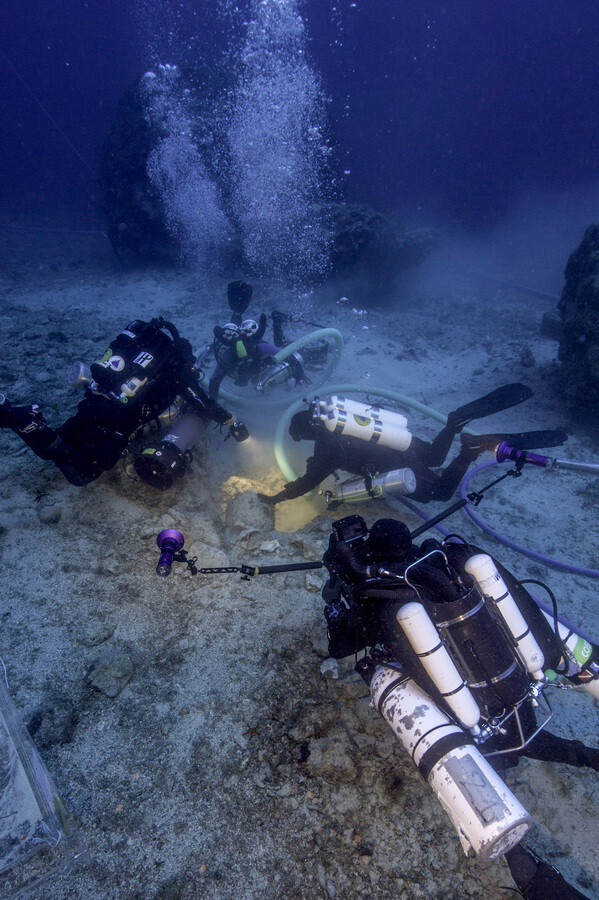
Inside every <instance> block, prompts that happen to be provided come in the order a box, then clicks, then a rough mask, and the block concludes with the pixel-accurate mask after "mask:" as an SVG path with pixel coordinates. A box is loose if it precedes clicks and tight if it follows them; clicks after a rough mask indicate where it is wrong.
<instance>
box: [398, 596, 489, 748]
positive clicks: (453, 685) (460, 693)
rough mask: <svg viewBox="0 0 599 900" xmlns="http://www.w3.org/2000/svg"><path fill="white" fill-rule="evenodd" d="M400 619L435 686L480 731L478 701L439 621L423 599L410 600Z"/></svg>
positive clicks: (459, 715)
mask: <svg viewBox="0 0 599 900" xmlns="http://www.w3.org/2000/svg"><path fill="white" fill-rule="evenodd" d="M396 618H397V621H398V622H399V624H400V626H401V629H402V631H403V632H404V634H405V636H406V637H407V639H408V641H409V642H410V645H411V646H412V649H413V650H414V652H415V653H416V655H417V656H418V658H419V660H420V662H421V664H422V666H423V668H424V670H425V671H426V673H427V675H428V676H429V678H430V679H431V681H432V682H433V683H434V685H435V687H436V688H437V690H438V691H439V693H440V694H441V696H442V697H443V699H444V700H445V702H446V703H447V705H448V706H449V708H450V709H451V710H453V712H454V713H455V715H456V716H457V718H458V719H459V720H460V722H461V723H462V725H463V726H464V727H465V728H468V729H470V730H471V731H472V732H473V733H476V734H478V733H480V729H479V728H478V727H477V726H478V722H479V720H480V709H479V707H478V703H477V702H476V700H475V699H474V697H473V696H472V693H471V692H470V688H469V687H468V685H467V684H466V682H465V681H464V679H463V677H462V676H461V675H460V673H459V671H458V669H457V667H456V665H455V663H454V661H453V660H452V658H451V656H450V655H449V652H448V650H447V647H446V646H445V644H444V643H443V641H442V640H441V637H440V635H439V632H438V631H437V629H436V627H435V624H434V622H433V620H432V619H431V617H430V616H429V614H428V613H427V611H426V610H425V608H424V606H423V605H422V603H417V602H415V601H413V602H410V603H406V604H405V605H404V606H401V607H400V608H399V609H398V611H397V616H396Z"/></svg>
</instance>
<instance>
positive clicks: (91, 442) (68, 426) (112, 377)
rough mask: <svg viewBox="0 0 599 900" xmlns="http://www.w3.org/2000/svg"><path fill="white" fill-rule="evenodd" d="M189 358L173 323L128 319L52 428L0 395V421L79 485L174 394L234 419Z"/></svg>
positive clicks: (201, 412) (207, 415) (219, 418)
mask: <svg viewBox="0 0 599 900" xmlns="http://www.w3.org/2000/svg"><path fill="white" fill-rule="evenodd" d="M164 329H166V330H167V331H168V332H170V333H169V334H167V333H165V330H164ZM194 363H195V357H194V355H193V352H192V349H191V344H190V343H189V341H187V340H185V339H184V338H181V337H180V336H179V333H178V331H177V329H176V328H175V326H174V325H173V324H172V323H170V322H167V321H166V320H165V319H163V318H158V319H152V320H151V322H149V323H146V322H141V321H134V322H131V323H129V325H127V327H126V328H125V330H124V331H122V332H121V333H120V334H119V335H118V336H117V337H116V338H115V339H114V340H113V341H112V343H111V345H110V347H109V348H108V350H107V351H106V353H104V354H103V356H101V357H99V358H98V359H97V360H96V361H95V362H94V363H92V365H91V367H90V368H91V373H92V378H93V379H94V380H93V381H92V382H91V384H90V386H89V387H88V388H86V391H85V396H84V399H83V400H82V401H81V403H79V405H78V407H77V412H76V413H75V415H73V416H71V417H70V418H69V419H67V421H66V422H65V423H64V424H63V425H60V426H59V427H58V428H57V429H56V430H55V429H53V428H50V426H49V425H48V424H47V422H46V420H45V419H44V416H43V415H42V413H41V411H40V409H39V407H38V406H37V405H33V406H12V405H11V404H10V402H9V401H8V400H7V399H6V398H5V397H3V396H2V395H0V398H1V399H0V427H2V428H10V429H12V431H14V432H15V434H18V435H19V437H20V438H21V439H22V440H23V441H24V442H25V443H26V444H27V445H28V446H29V447H30V448H31V449H32V450H33V452H34V453H35V454H36V455H37V456H39V457H40V458H41V459H44V460H51V461H52V462H53V463H54V464H55V465H56V467H57V468H58V469H59V470H60V471H61V472H62V474H63V475H64V476H65V478H66V479H67V480H68V481H70V483H71V484H74V485H76V486H78V487H81V486H83V485H86V484H89V483H90V482H92V481H95V480H96V479H97V478H99V476H100V475H101V474H102V473H103V472H106V471H108V470H109V469H112V468H113V467H114V466H115V465H116V464H117V462H118V460H119V459H120V457H121V455H122V453H123V450H124V449H125V448H126V447H127V445H128V444H129V442H130V440H131V439H132V437H133V436H134V435H135V432H136V431H137V429H138V428H139V427H140V426H141V425H143V424H145V423H147V422H152V421H155V420H156V419H157V417H158V416H159V415H160V413H161V412H163V411H164V410H166V409H168V407H169V406H170V405H171V404H172V403H173V401H174V400H175V397H177V396H179V397H180V398H181V399H182V400H183V401H184V403H185V405H186V408H187V409H189V410H192V411H193V412H194V413H196V414H197V415H198V416H199V417H201V418H203V419H205V420H206V421H208V420H211V421H214V422H217V423H218V424H221V425H222V424H225V423H227V424H230V423H232V422H233V418H232V416H231V413H229V412H228V411H227V410H226V409H224V408H223V407H222V406H219V404H218V403H216V402H215V401H214V400H211V399H210V398H209V397H208V395H207V394H206V392H205V391H204V390H203V388H202V387H201V386H200V384H199V381H198V373H197V371H196V370H195V369H194Z"/></svg>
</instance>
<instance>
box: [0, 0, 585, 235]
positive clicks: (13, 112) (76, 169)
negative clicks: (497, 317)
mask: <svg viewBox="0 0 599 900" xmlns="http://www.w3.org/2000/svg"><path fill="white" fill-rule="evenodd" d="M299 8H300V10H301V12H302V15H303V18H304V21H305V23H306V28H307V31H308V35H309V42H308V50H309V53H310V55H311V58H312V63H313V67H314V71H315V72H316V73H317V74H318V76H319V77H320V79H321V81H322V86H323V90H324V92H325V94H326V96H327V98H328V100H329V102H328V103H327V110H328V113H329V115H330V128H331V131H330V140H331V144H332V147H333V150H334V153H335V159H336V166H337V170H338V172H339V174H340V183H341V184H342V186H343V189H344V192H345V197H346V198H347V199H348V200H350V201H360V202H366V203H369V204H371V205H373V206H375V207H377V208H382V209H394V208H396V207H398V206H401V205H405V204H408V205H412V206H414V205H421V206H423V207H426V208H427V209H428V208H430V207H432V209H433V210H434V211H435V212H441V213H447V214H450V215H452V216H454V217H456V218H457V219H458V220H460V221H462V222H463V223H465V224H466V225H470V226H472V227H475V228H476V227H479V226H480V225H481V224H483V225H484V224H489V223H491V224H492V223H493V222H494V221H496V220H497V219H498V218H500V217H501V214H502V211H503V210H504V209H505V207H506V205H507V204H508V203H509V202H511V200H512V198H513V197H514V196H518V195H519V194H522V193H526V192H527V191H530V190H531V189H535V188H537V187H538V186H542V187H543V188H555V189H558V190H567V189H569V188H571V187H574V186H576V185H580V184H581V183H583V184H584V183H587V182H590V181H593V180H594V179H597V178H599V160H598V154H597V147H598V146H599V116H597V115H596V111H597V108H598V107H599V102H598V101H599V52H598V49H599V23H598V20H597V16H596V8H595V5H594V4H592V3H589V2H588V0H545V2H527V3H523V2H521V0H504V2H502V3H501V4H491V3H481V2H480V0H430V2H423V3H414V2H406V0H356V2H355V3H354V2H348V0H307V2H305V3H303V4H301V5H300V7H299ZM246 13H247V5H246V7H244V6H243V4H237V5H235V4H234V3H232V2H229V3H227V2H222V0H221V2H218V0H215V2H211V3H207V2H204V3H201V4H196V3H191V2H189V3H185V2H182V3H179V4H177V3H175V2H170V3H162V2H155V0H153V2H148V3H141V2H139V0H136V2H132V0H83V2H80V3H76V4H74V3H72V2H66V0H61V2H50V0H27V2H26V3H23V2H22V0H4V2H3V3H2V7H1V10H0V25H1V27H0V50H1V51H2V52H1V53H0V79H1V85H2V89H1V91H0V128H1V132H2V159H1V164H0V195H1V198H2V200H1V202H2V204H3V205H4V207H5V208H6V207H8V208H10V209H13V210H19V209H21V208H25V209H31V208H32V207H33V208H36V209H37V208H42V207H44V205H53V206H54V207H61V208H64V207H72V208H74V209H76V210H77V211H78V212H79V213H81V214H89V215H90V217H91V216H94V215H95V214H96V212H97V195H98V191H97V184H96V172H97V169H98V159H99V153H100V148H101V146H102V144H103V142H104V141H105V138H106V135H107V133H108V132H109V130H110V127H111V123H112V120H113V116H114V111H115V108H116V106H117V103H118V101H119V99H120V97H121V96H122V95H123V94H124V92H125V91H126V90H127V89H128V87H129V86H130V85H131V84H132V82H134V81H135V80H136V79H137V78H139V76H140V75H141V74H142V73H143V72H144V71H145V69H147V68H148V67H149V66H151V65H152V64H155V63H156V62H157V61H163V62H167V61H170V62H176V63H178V64H182V63H184V62H185V61H186V60H187V61H189V60H190V59H195V60H197V59H198V58H202V59H203V60H204V61H208V62H209V61H210V60H212V59H216V58H218V56H219V55H220V54H221V53H222V52H223V51H228V52H229V53H230V54H232V56H234V55H235V53H236V51H237V49H238V48H239V47H240V46H241V45H242V43H243V40H244V34H245V22H246V21H247V15H246ZM343 173H347V174H345V175H344V174H343Z"/></svg>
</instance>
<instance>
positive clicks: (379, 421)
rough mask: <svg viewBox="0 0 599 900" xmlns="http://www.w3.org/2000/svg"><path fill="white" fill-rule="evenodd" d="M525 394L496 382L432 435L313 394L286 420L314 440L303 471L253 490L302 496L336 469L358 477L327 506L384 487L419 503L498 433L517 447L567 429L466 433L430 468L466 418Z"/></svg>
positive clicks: (538, 443) (559, 438)
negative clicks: (455, 450) (272, 487)
mask: <svg viewBox="0 0 599 900" xmlns="http://www.w3.org/2000/svg"><path fill="white" fill-rule="evenodd" d="M531 396H532V391H531V390H530V388H528V387H526V386H525V385H523V384H518V383H513V384H507V385H504V386H503V387H500V388H497V390H495V391H492V392H491V393H490V394H486V395H485V396H484V397H480V398H479V399H478V400H473V401H472V402H471V403H468V404H466V405H465V406H461V407H459V409H457V410H454V411H453V412H450V413H449V415H448V416H447V424H446V425H445V427H444V428H443V429H442V430H441V431H440V432H439V434H438V435H437V436H436V438H435V439H434V440H433V441H432V442H428V441H424V440H421V439H420V438H418V437H415V436H413V435H412V434H411V432H410V431H408V429H407V427H406V426H407V419H406V418H405V417H404V416H401V415H399V414H398V413H393V412H389V411H387V410H383V409H379V408H378V407H374V406H368V405H366V404H362V403H357V402H355V401H352V400H348V399H346V398H344V397H336V396H333V397H329V398H327V400H326V401H324V402H323V401H321V400H320V399H319V398H315V400H314V401H313V402H312V403H311V404H310V407H309V408H308V409H307V410H301V411H300V412H297V413H295V415H294V416H292V418H291V421H290V423H289V434H290V436H291V438H292V439H293V440H294V441H300V440H307V441H314V453H313V454H312V456H311V457H310V458H309V459H308V462H307V466H306V472H305V474H304V475H300V476H299V478H296V479H295V481H291V482H288V483H287V484H286V485H285V487H284V488H283V490H282V491H279V493H278V494H274V495H273V496H268V495H266V494H258V496H259V497H260V499H261V500H263V501H264V502H265V503H268V504H269V505H271V506H274V505H275V504H277V503H280V502H281V501H283V500H292V499H295V498H296V497H301V496H302V495H303V494H306V493H307V492H308V491H311V490H313V489H314V488H315V487H316V486H317V485H318V484H320V482H321V481H323V480H324V479H325V478H327V477H328V476H329V475H332V474H333V473H335V472H336V470H337V469H341V470H343V471H346V472H351V473H353V474H355V475H359V476H362V478H361V480H359V481H356V482H349V483H346V484H345V485H342V486H341V487H340V488H339V490H338V491H337V490H336V491H334V492H327V500H329V501H332V505H329V508H330V509H334V508H336V506H338V505H339V504H340V503H341V502H344V501H346V502H347V501H352V500H353V501H354V502H355V501H356V500H367V499H369V498H374V497H380V496H382V495H383V493H384V492H385V490H386V491H387V492H391V493H393V492H395V493H397V494H410V496H411V498H412V499H413V500H417V501H419V502H420V503H428V502H430V501H432V500H441V501H445V500H448V499H449V498H450V497H451V496H452V494H453V493H454V491H455V490H456V488H457V487H458V485H459V484H460V482H461V480H462V478H463V477H464V475H465V474H466V472H467V470H468V467H469V466H470V464H471V463H473V462H474V461H475V460H476V459H477V458H478V456H479V455H480V454H481V453H483V452H484V451H485V450H493V449H494V448H495V447H496V446H497V445H498V444H500V443H501V441H503V440H508V441H509V442H510V444H511V445H512V446H514V447H517V448H518V449H522V448H527V449H533V448H534V447H553V446H558V445H560V444H563V443H564V441H565V440H566V439H567V434H566V433H565V432H564V431H560V430H553V431H537V432H527V433H522V432H521V433H519V434H510V435H502V434H491V435H467V434H466V435H462V436H461V449H460V452H459V454H458V455H457V456H456V457H455V459H453V460H452V461H451V462H450V463H449V465H448V466H447V467H446V468H445V469H443V470H441V471H436V470H437V469H438V467H439V466H442V465H443V463H444V462H445V459H446V458H447V454H448V452H449V448H450V446H451V443H452V441H453V439H454V438H455V437H456V436H457V435H458V434H459V433H460V432H461V431H462V429H463V428H464V427H465V426H466V425H467V424H468V423H469V422H471V421H472V420H473V419H478V418H482V417H484V416H490V415H492V414H493V413H497V412H500V411H501V410H504V409H510V408H511V407H512V406H516V405H517V404H519V403H522V402H523V401H524V400H527V399H528V398H529V397H531ZM380 473H384V474H382V475H381V474H380Z"/></svg>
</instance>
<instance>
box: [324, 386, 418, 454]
mask: <svg viewBox="0 0 599 900" xmlns="http://www.w3.org/2000/svg"><path fill="white" fill-rule="evenodd" d="M315 416H316V418H319V419H320V421H321V422H322V423H323V424H324V426H325V427H326V428H327V429H328V430H329V431H332V432H333V433H334V434H342V435H343V436H344V437H355V438H359V439H360V440H362V441H369V442H370V443H372V444H380V445H381V446H382V447H391V448H392V449H394V450H407V449H408V447H409V446H410V444H411V443H412V433H411V432H410V431H409V429H408V427H407V426H408V420H407V419H406V417H405V416H402V415H401V414H400V413H396V412H390V411H389V410H387V409H381V408H380V407H378V406H371V405H369V404H367V403H360V402H359V401H357V400H349V399H348V398H347V397H341V396H339V395H338V394H333V395H332V396H330V397H327V398H326V399H325V400H318V401H317V408H316V410H315Z"/></svg>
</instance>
